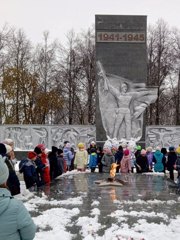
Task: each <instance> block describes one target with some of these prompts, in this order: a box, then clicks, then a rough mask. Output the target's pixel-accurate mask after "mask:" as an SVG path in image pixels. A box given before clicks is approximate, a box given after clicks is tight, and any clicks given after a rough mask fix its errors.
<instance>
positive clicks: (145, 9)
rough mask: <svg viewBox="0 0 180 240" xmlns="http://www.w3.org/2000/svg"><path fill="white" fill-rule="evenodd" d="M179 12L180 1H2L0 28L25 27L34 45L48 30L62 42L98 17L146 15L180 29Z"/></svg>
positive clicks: (151, 21)
mask: <svg viewBox="0 0 180 240" xmlns="http://www.w3.org/2000/svg"><path fill="white" fill-rule="evenodd" d="M179 10H180V0H171V1H170V0H0V29H1V28H2V26H3V25H4V24H5V23H8V24H9V25H10V26H14V27H16V28H22V29H23V30H24V31H25V33H26V35H27V37H28V38H29V39H30V40H31V41H32V42H34V43H37V42H40V41H41V40H42V33H43V31H45V30H48V31H49V32H50V37H51V39H53V40H54V39H56V38H57V39H59V40H60V41H61V42H63V41H65V36H66V34H67V32H68V31H70V30H71V29H74V30H75V32H77V33H78V32H80V31H81V30H82V29H84V30H86V29H88V27H90V26H91V25H92V24H94V21H95V14H117V15H147V20H148V24H154V23H155V22H156V21H157V20H158V19H160V18H162V19H163V20H165V21H166V22H167V23H168V24H169V26H170V27H172V26H175V27H177V28H179V29H180V26H179V24H180V14H179Z"/></svg>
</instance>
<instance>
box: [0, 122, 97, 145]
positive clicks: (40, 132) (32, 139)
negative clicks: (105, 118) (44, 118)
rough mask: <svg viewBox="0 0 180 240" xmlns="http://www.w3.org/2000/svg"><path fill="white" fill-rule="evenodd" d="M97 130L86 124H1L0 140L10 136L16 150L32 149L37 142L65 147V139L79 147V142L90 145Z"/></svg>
mask: <svg viewBox="0 0 180 240" xmlns="http://www.w3.org/2000/svg"><path fill="white" fill-rule="evenodd" d="M95 132H96V128H95V126H86V125H83V126H81V125H1V126H0V142H3V141H4V139H6V138H10V139H12V140H13V141H14V146H15V149H16V150H18V149H19V150H32V149H34V147H35V146H36V145H37V144H45V146H46V148H48V149H51V147H52V146H56V147H63V142H64V141H69V142H70V143H71V145H72V147H73V148H77V144H78V143H79V142H83V143H85V144H86V145H87V146H88V144H90V142H91V141H93V140H95Z"/></svg>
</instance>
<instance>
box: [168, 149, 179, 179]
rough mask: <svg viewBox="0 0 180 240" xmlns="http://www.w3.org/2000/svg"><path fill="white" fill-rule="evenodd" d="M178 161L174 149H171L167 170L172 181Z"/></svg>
mask: <svg viewBox="0 0 180 240" xmlns="http://www.w3.org/2000/svg"><path fill="white" fill-rule="evenodd" d="M176 160H177V155H176V153H175V148H174V147H169V153H168V159H167V163H166V167H167V170H168V171H169V175H170V179H171V180H173V181H174V166H175V163H176Z"/></svg>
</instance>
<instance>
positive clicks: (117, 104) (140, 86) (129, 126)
mask: <svg viewBox="0 0 180 240" xmlns="http://www.w3.org/2000/svg"><path fill="white" fill-rule="evenodd" d="M97 76H98V95H99V106H100V112H101V118H102V123H103V127H104V130H105V132H106V136H107V137H109V138H111V139H112V138H116V139H117V140H119V141H121V140H122V139H126V140H131V139H135V140H136V141H138V140H140V138H141V137H142V129H143V113H144V111H145V109H146V108H147V106H149V105H150V104H151V103H153V102H155V100H156V98H157V88H152V87H147V86H146V84H145V83H133V82H132V81H130V80H128V79H126V78H123V77H121V76H117V75H113V74H108V73H106V71H105V70H104V68H103V66H102V64H101V62H100V61H98V62H97Z"/></svg>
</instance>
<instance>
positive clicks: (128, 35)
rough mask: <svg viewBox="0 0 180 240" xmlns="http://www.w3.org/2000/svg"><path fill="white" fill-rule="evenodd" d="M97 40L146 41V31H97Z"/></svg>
mask: <svg viewBox="0 0 180 240" xmlns="http://www.w3.org/2000/svg"><path fill="white" fill-rule="evenodd" d="M96 36H97V38H96V40H97V42H131V43H133V42H134V43H138V42H139V43H144V42H145V39H146V38H145V33H144V32H100V31H98V32H97V35H96Z"/></svg>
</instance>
